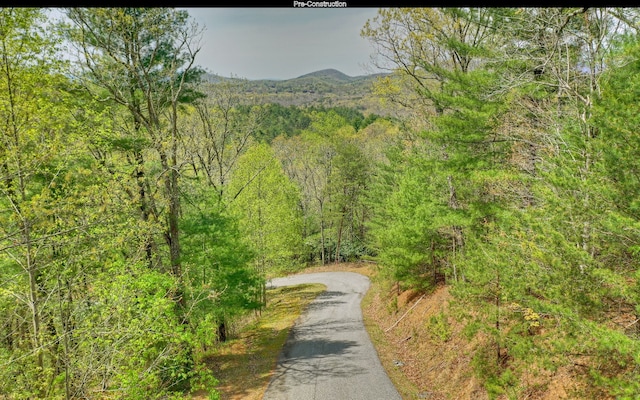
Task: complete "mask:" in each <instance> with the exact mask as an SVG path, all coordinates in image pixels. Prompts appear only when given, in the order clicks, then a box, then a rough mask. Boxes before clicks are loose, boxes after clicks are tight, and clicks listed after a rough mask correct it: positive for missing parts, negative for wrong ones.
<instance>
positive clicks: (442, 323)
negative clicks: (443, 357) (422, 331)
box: [425, 312, 451, 342]
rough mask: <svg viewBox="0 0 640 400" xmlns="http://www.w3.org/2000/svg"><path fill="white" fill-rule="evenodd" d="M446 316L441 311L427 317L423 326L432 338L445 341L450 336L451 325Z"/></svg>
mask: <svg viewBox="0 0 640 400" xmlns="http://www.w3.org/2000/svg"><path fill="white" fill-rule="evenodd" d="M447 318H448V317H447V315H446V314H445V313H443V312H440V313H438V314H436V315H432V316H431V317H430V318H429V321H428V322H427V323H426V324H425V328H426V329H427V331H428V333H429V335H430V336H431V337H432V338H433V339H435V340H437V341H440V342H446V341H448V340H449V339H450V338H451V326H450V324H449V321H448V319H447Z"/></svg>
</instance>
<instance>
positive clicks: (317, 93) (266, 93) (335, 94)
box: [204, 68, 389, 115]
mask: <svg viewBox="0 0 640 400" xmlns="http://www.w3.org/2000/svg"><path fill="white" fill-rule="evenodd" d="M387 75H389V74H386V73H376V74H371V75H360V76H349V75H347V74H345V73H343V72H341V71H338V70H336V69H331V68H330V69H322V70H319V71H314V72H311V73H308V74H304V75H300V76H298V77H296V78H291V79H284V80H275V79H257V80H250V79H242V78H236V77H231V78H226V77H222V76H219V75H214V74H205V76H204V80H205V81H207V82H211V83H215V82H221V81H235V82H239V83H240V82H242V86H243V90H244V91H245V93H246V95H247V98H253V99H254V101H258V102H260V103H278V104H281V105H284V106H291V105H293V106H311V105H314V106H325V107H332V106H345V107H353V108H356V109H359V110H361V111H363V112H364V113H369V112H372V113H376V114H380V115H383V114H385V113H386V112H385V110H384V109H381V108H380V104H379V101H378V100H377V97H376V96H375V95H374V92H373V84H374V82H375V81H376V80H377V79H378V78H380V77H384V76H387Z"/></svg>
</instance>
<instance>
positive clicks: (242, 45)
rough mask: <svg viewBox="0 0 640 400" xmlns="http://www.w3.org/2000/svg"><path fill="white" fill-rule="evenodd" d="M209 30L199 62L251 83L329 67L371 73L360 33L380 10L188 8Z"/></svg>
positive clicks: (350, 72)
mask: <svg viewBox="0 0 640 400" xmlns="http://www.w3.org/2000/svg"><path fill="white" fill-rule="evenodd" d="M187 10H188V11H189V13H190V15H191V16H192V17H193V18H194V20H195V21H196V22H197V23H198V24H199V25H200V26H202V27H204V28H205V31H204V33H203V36H202V42H201V51H200V54H198V58H197V63H198V64H199V65H200V66H202V67H204V68H205V69H207V70H208V72H211V73H214V74H218V75H222V76H227V77H228V76H231V75H233V76H236V77H238V78H247V79H289V78H295V77H298V76H300V75H304V74H307V73H309V72H314V71H317V70H321V69H326V68H334V69H337V70H339V71H341V72H343V73H345V74H347V75H350V76H357V75H365V74H368V73H372V72H378V71H372V70H371V68H372V66H371V63H370V55H371V53H372V52H373V48H372V47H371V44H370V43H369V41H367V40H366V39H364V38H362V37H361V36H360V30H361V29H362V27H363V26H364V24H365V22H366V21H367V20H368V19H371V18H373V17H374V16H375V15H376V13H377V9H375V8H343V9H318V8H315V9H306V8H305V9H301V8H188V9H187Z"/></svg>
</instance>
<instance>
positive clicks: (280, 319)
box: [192, 284, 326, 400]
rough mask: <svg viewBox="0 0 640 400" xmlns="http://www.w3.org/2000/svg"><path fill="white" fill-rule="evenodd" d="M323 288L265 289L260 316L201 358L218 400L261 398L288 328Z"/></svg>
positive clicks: (203, 396)
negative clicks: (210, 375) (208, 371)
mask: <svg viewBox="0 0 640 400" xmlns="http://www.w3.org/2000/svg"><path fill="white" fill-rule="evenodd" d="M324 290H326V287H325V286H324V285H321V284H306V285H297V286H289V287H282V288H275V289H270V290H268V291H267V308H266V309H265V310H264V311H263V312H262V313H261V315H260V316H258V317H257V318H254V319H253V321H251V322H250V323H248V324H247V325H245V326H244V327H242V328H241V329H240V330H239V332H238V334H237V335H236V337H234V338H232V339H229V340H228V341H227V342H225V343H222V344H220V346H218V347H217V348H216V349H215V350H213V351H211V352H210V354H208V355H207V356H205V357H204V363H205V365H206V367H207V369H209V370H210V371H211V373H212V374H213V376H215V378H216V379H217V380H218V381H219V384H218V386H217V388H216V389H217V390H218V392H219V393H220V398H221V399H223V400H236V399H238V400H239V399H243V400H254V399H262V396H263V395H264V392H265V390H266V388H267V386H268V385H269V382H270V380H271V376H272V374H273V371H274V370H275V366H276V361H277V359H278V355H279V354H280V351H281V350H282V347H283V346H284V343H285V341H286V340H287V336H288V335H289V331H290V329H291V327H292V326H293V324H294V323H295V321H296V320H297V319H298V317H299V316H300V314H301V313H302V311H303V310H304V308H305V307H306V306H307V304H309V303H310V302H311V301H312V300H313V299H315V298H316V296H318V295H319V294H320V293H322V292H323V291H324ZM192 398H193V400H196V399H197V400H200V399H207V398H208V393H205V392H204V391H200V392H197V393H196V394H195V395H194V396H193V397H192Z"/></svg>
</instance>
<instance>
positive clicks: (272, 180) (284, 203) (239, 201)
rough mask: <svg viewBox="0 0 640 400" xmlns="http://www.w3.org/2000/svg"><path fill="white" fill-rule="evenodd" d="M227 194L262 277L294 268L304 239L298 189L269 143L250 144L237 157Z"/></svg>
mask: <svg viewBox="0 0 640 400" xmlns="http://www.w3.org/2000/svg"><path fill="white" fill-rule="evenodd" d="M230 193H231V194H232V197H231V199H230V202H231V206H230V207H231V210H232V212H233V213H234V215H236V216H237V218H238V221H239V225H240V231H241V232H242V234H243V235H244V236H245V237H247V238H248V240H249V241H250V242H251V245H252V248H253V249H254V251H255V252H256V260H255V261H256V265H257V267H258V270H259V271H260V272H261V274H262V276H265V274H267V275H271V274H273V273H274V272H276V271H283V270H291V269H294V268H295V267H297V266H298V265H299V258H300V256H301V253H302V239H303V237H302V216H301V214H300V210H299V208H298V207H299V206H298V205H299V201H300V197H299V192H298V189H297V188H296V187H295V186H294V185H293V183H292V182H291V181H290V180H289V178H288V177H287V176H286V175H285V173H284V171H283V170H282V166H281V164H280V162H279V161H278V159H277V158H275V155H274V153H273V150H272V149H271V148H270V147H269V146H268V145H266V144H259V145H256V146H254V147H251V148H250V149H249V150H248V151H247V152H246V153H245V154H244V155H243V156H242V157H241V158H240V159H239V160H238V167H237V169H236V170H235V171H234V174H233V180H232V183H231V189H230Z"/></svg>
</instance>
